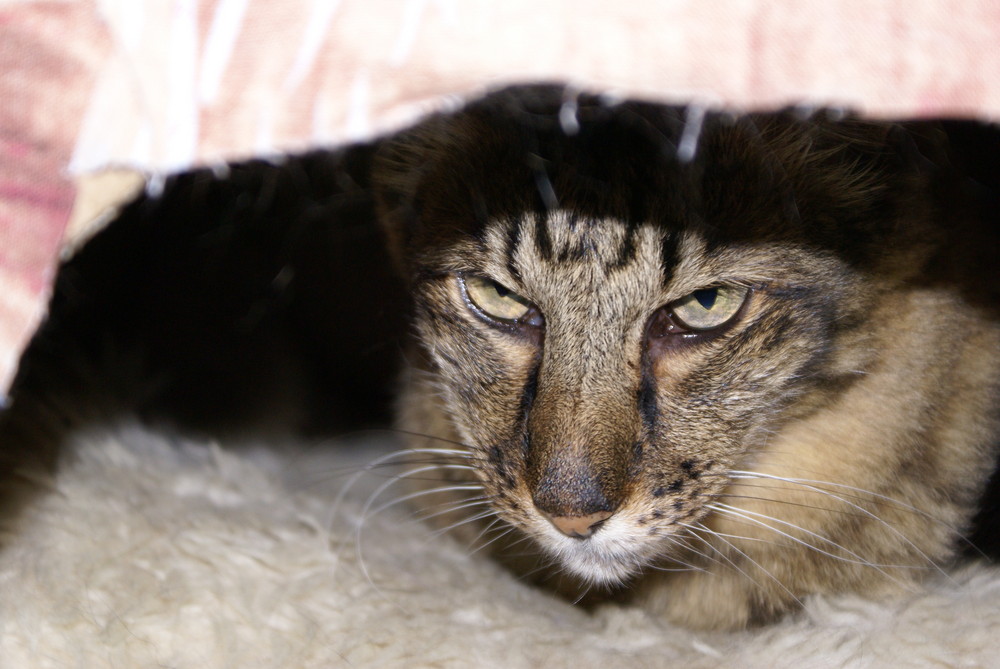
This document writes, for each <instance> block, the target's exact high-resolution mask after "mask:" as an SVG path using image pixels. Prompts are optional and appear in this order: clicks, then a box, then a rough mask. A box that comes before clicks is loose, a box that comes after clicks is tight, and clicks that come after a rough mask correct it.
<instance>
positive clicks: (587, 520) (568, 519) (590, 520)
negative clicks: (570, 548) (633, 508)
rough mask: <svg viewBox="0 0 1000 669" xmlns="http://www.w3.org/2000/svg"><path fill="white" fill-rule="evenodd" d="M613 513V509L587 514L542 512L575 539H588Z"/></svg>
mask: <svg viewBox="0 0 1000 669" xmlns="http://www.w3.org/2000/svg"><path fill="white" fill-rule="evenodd" d="M613 513H614V512H613V511H598V512H597V513H592V514H590V515H587V516H550V515H549V514H547V513H545V512H544V511H543V512H542V514H543V515H544V516H545V517H546V518H547V519H548V521H549V522H550V523H552V525H553V526H554V527H555V528H556V529H557V530H559V531H560V532H562V533H563V534H565V535H566V536H567V537H572V538H574V539H586V538H587V537H589V536H590V535H591V534H593V533H594V531H595V530H596V529H597V528H598V527H600V526H601V523H603V522H604V521H605V520H607V519H608V518H610V517H611V516H612V514H613Z"/></svg>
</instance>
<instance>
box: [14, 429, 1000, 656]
mask: <svg viewBox="0 0 1000 669" xmlns="http://www.w3.org/2000/svg"><path fill="white" fill-rule="evenodd" d="M376 449H377V445H366V446H364V447H362V448H359V447H358V446H357V445H353V446H351V447H345V448H341V449H334V448H317V449H310V450H303V451H281V452H275V451H273V450H267V449H253V448H241V449H234V450H229V449H227V448H225V447H220V446H217V445H212V444H200V443H192V442H190V441H186V440H177V439H171V438H167V437H164V436H162V435H158V434H155V433H150V432H148V431H144V430H141V429H139V428H135V427H125V428H120V429H115V430H109V431H104V432H102V433H95V434H91V435H88V436H81V437H79V438H78V439H77V441H76V443H75V444H74V445H73V448H72V452H71V454H70V457H69V458H68V462H67V464H66V466H65V467H64V468H63V469H62V471H61V472H60V474H59V476H58V478H57V480H56V482H55V484H54V489H53V490H52V491H51V492H50V493H49V494H46V495H44V496H42V497H41V498H40V499H39V500H38V501H37V503H35V504H34V505H33V506H32V507H31V508H30V509H29V511H28V513H27V514H25V516H24V518H23V520H24V522H23V526H22V527H21V529H20V530H19V532H18V533H17V535H16V537H15V539H14V541H13V543H10V544H8V545H7V546H6V547H5V548H4V549H3V550H2V552H0V666H2V667H14V668H22V667H24V668H30V667H198V668H202V667H239V668H244V667H294V668H308V667H337V666H346V667H352V666H353V667H543V666H544V667H573V668H574V669H583V668H585V667H602V668H607V667H619V666H627V667H630V668H638V667H665V666H684V667H686V668H694V667H716V666H727V667H728V666H741V667H768V668H769V669H773V668H774V667H793V666H794V667H841V666H845V667H855V666H859V667H868V666H871V667H878V666H935V667H940V666H956V667H991V666H992V667H995V666H1000V656H998V652H1000V569H996V568H990V567H986V566H982V565H978V566H972V567H967V568H965V569H964V570H962V571H960V572H958V573H956V574H954V575H953V577H952V578H951V579H944V578H939V579H937V580H935V581H932V582H930V583H928V585H927V587H926V588H925V589H924V590H923V591H921V592H919V593H914V594H912V595H909V596H907V597H905V598H901V599H899V600H896V601H892V602H882V603H873V602H868V601H864V600H862V599H859V598H856V597H839V598H814V599H812V600H810V601H809V602H808V604H807V608H806V610H805V611H804V612H803V613H802V614H800V615H798V616H796V617H794V618H792V619H789V620H786V621H784V622H782V623H780V624H778V625H775V626H772V627H769V628H766V629H762V630H757V631H754V632H748V633H741V634H717V635H715V634H695V633H691V632H688V631H685V630H681V629H676V628H670V627H668V626H666V625H664V624H663V623H661V622H659V621H657V620H655V619H653V618H651V617H649V616H647V615H646V614H645V613H644V612H643V611H641V610H638V609H634V608H626V607H619V606H606V607H603V608H601V609H599V610H598V611H597V612H596V613H594V614H587V613H585V612H583V611H581V610H579V609H576V608H574V607H572V606H570V605H568V604H566V603H563V602H562V601H558V600H556V599H553V598H552V597H549V596H547V595H546V594H544V593H542V592H539V591H537V590H535V589H533V588H531V587H529V586H527V585H524V584H522V583H520V582H519V581H517V580H516V579H514V578H512V577H511V576H510V575H508V574H507V573H505V572H504V571H503V570H501V569H499V568H497V567H496V566H495V565H493V564H492V563H491V562H489V561H488V560H487V559H485V558H481V557H479V556H478V555H472V556H470V555H469V554H468V551H467V550H466V549H465V547H464V546H461V545H459V544H458V543H455V542H452V541H451V540H450V539H448V538H444V537H439V536H437V535H435V534H434V532H432V531H431V530H430V529H428V528H426V527H425V526H423V525H421V524H419V523H416V522H413V521H412V519H411V516H410V515H408V512H406V511H405V510H403V509H402V508H399V507H393V508H389V509H385V510H382V511H380V512H378V513H376V514H372V513H371V511H372V510H373V509H374V508H375V507H374V506H373V507H371V508H369V509H368V513H367V515H368V516H369V517H367V518H366V519H365V521H364V523H363V530H362V533H361V542H360V546H359V543H358V531H357V529H358V525H359V520H360V519H361V518H362V516H363V515H366V514H365V502H366V500H367V499H368V496H369V494H370V491H371V490H372V488H373V487H374V486H377V485H378V484H379V482H380V481H379V480H378V479H374V480H372V481H369V482H368V484H367V486H366V485H358V486H355V487H352V489H351V490H349V491H348V493H347V494H346V495H344V496H343V498H342V499H338V494H339V492H340V490H341V489H342V488H343V482H344V481H345V480H346V478H347V477H346V476H345V475H344V472H345V471H348V470H349V469H350V468H351V467H354V466H356V465H357V464H358V463H359V462H362V461H364V460H366V459H369V458H372V457H374V456H375V454H376ZM385 499H389V498H388V497H387V498H385Z"/></svg>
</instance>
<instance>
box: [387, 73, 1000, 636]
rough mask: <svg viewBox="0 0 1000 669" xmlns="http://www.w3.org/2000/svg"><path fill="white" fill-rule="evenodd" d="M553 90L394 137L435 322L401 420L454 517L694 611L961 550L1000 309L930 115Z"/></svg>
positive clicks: (482, 535)
mask: <svg viewBox="0 0 1000 669" xmlns="http://www.w3.org/2000/svg"><path fill="white" fill-rule="evenodd" d="M561 95H562V93H561V92H560V91H553V90H547V89H533V90H532V89H529V90H527V91H523V90H522V91H519V92H516V93H513V94H511V93H507V94H500V95H497V96H495V97H492V98H488V99H487V100H485V101H482V102H479V103H476V104H473V105H472V106H470V107H469V108H467V109H466V110H463V111H461V112H459V113H457V114H454V115H451V116H445V117H440V118H437V119H433V120H432V121H430V122H428V123H426V124H425V125H423V126H422V127H420V128H418V129H416V130H415V131H413V132H410V133H406V134H404V135H403V136H401V137H399V138H396V139H395V140H393V141H391V142H389V143H388V144H387V145H386V146H384V147H382V149H381V156H380V158H378V159H377V161H376V169H375V181H376V184H377V188H381V189H382V190H381V191H380V193H379V196H380V198H381V200H380V205H381V209H380V212H381V215H382V218H383V221H384V223H385V224H386V226H387V229H388V232H389V237H390V239H391V240H393V243H394V249H395V251H396V254H397V257H399V258H400V259H401V260H402V263H403V266H404V268H405V271H406V272H407V274H408V275H409V278H410V280H411V282H412V284H411V285H412V289H413V294H414V297H415V304H416V310H417V314H416V322H417V331H418V339H419V340H420V351H421V353H420V354H415V355H414V356H413V358H414V359H415V360H417V361H418V362H417V364H416V367H415V368H414V369H412V370H411V371H410V372H409V374H408V375H407V379H406V384H405V388H404V390H403V396H402V399H401V401H400V404H401V407H402V412H401V425H402V427H403V428H405V429H406V430H407V431H408V432H410V433H413V434H417V435H430V436H432V437H433V438H430V439H424V438H419V437H414V438H413V439H412V441H413V446H414V447H415V448H418V449H420V448H426V449H443V448H451V449H453V451H452V453H451V454H446V455H440V453H436V452H435V451H427V452H420V454H418V455H417V456H416V457H417V459H418V460H419V461H420V465H419V468H418V471H419V472H420V475H419V476H415V478H418V479H426V478H427V477H428V476H429V473H428V471H429V470H434V471H437V472H438V473H439V474H440V475H441V478H442V480H444V481H446V482H454V483H455V484H456V485H457V490H458V492H453V493H450V494H451V495H452V497H453V500H454V503H455V505H456V507H458V508H460V509H462V511H461V512H460V513H457V514H455V515H453V516H450V517H449V522H456V523H459V527H460V528H462V527H463V526H462V525H461V524H460V521H461V518H462V516H463V515H464V517H466V518H471V517H476V518H478V522H475V523H469V524H467V525H465V526H464V531H465V532H466V533H467V534H468V536H470V537H475V538H477V539H478V541H479V543H482V544H486V543H490V545H491V546H492V547H493V548H495V549H496V552H497V553H498V555H500V556H501V557H503V556H504V555H505V554H509V553H514V554H519V555H520V557H518V558H512V559H510V561H511V562H513V563H516V564H517V568H519V569H522V570H525V571H527V572H530V573H534V574H535V575H536V576H538V575H539V573H540V574H541V578H540V580H543V581H545V580H555V581H560V580H561V581H562V585H561V587H562V588H563V589H564V590H567V592H568V594H570V595H573V594H574V593H576V594H582V593H583V592H585V591H586V589H587V585H588V584H591V583H596V584H601V585H611V586H624V587H625V592H626V593H627V596H634V597H637V598H639V599H641V600H643V601H644V602H646V603H647V604H648V605H649V606H650V607H651V608H653V609H654V610H656V611H658V612H662V613H664V614H665V615H666V616H667V617H668V618H669V619H670V620H672V621H676V622H680V623H682V624H685V625H692V626H697V627H734V626H742V625H745V624H748V623H751V622H755V621H761V620H767V619H769V618H772V617H774V616H775V615H776V614H780V613H782V612H784V611H786V610H788V609H789V608H792V607H793V606H795V605H796V603H797V602H799V601H800V600H801V598H802V597H804V596H807V595H809V594H812V593H832V592H844V591H855V592H861V593H865V594H867V595H870V596H878V595H880V594H882V593H886V592H891V591H897V590H900V589H901V588H906V587H907V586H909V585H911V584H912V583H914V582H915V580H916V579H919V578H922V577H923V576H924V575H926V574H927V573H928V572H931V571H933V570H935V569H940V568H941V565H945V564H947V563H948V562H949V560H951V559H952V557H953V556H954V555H955V554H956V552H957V551H958V550H960V549H961V548H962V545H961V542H962V537H963V535H964V534H965V533H966V532H967V531H968V530H969V526H970V520H971V518H972V517H973V515H974V513H975V511H976V504H977V501H978V499H979V497H980V495H981V493H982V490H983V488H984V485H985V482H986V478H987V477H988V475H989V473H990V471H991V469H992V467H993V465H994V462H995V459H996V449H997V434H998V423H997V412H996V400H997V397H998V379H1000V328H998V325H997V319H996V316H997V313H996V305H997V303H996V297H997V291H996V287H997V283H996V280H995V279H994V278H993V277H992V276H991V272H990V271H989V263H991V262H992V261H993V259H994V258H995V251H996V247H995V238H994V237H993V236H992V234H993V232H994V229H993V228H992V227H990V225H991V224H989V223H987V224H985V225H984V224H983V223H982V221H981V220H979V219H980V217H981V215H982V212H981V211H978V210H976V207H977V205H975V204H972V205H969V204H967V203H968V202H973V203H974V202H976V201H977V197H976V196H974V195H973V196H972V197H966V196H967V195H968V194H967V193H966V194H965V195H962V193H963V191H962V188H964V185H963V183H961V182H953V180H952V176H951V175H949V173H948V170H947V169H942V166H941V165H940V164H935V163H933V162H932V161H931V160H928V159H927V158H926V157H925V156H922V155H921V154H920V153H919V151H918V148H917V146H916V143H923V144H927V143H928V142H929V141H930V140H933V136H931V137H930V138H929V137H921V136H920V135H921V133H922V132H923V133H929V135H933V133H930V131H929V130H928V129H926V128H925V129H923V130H921V129H920V128H914V129H911V131H909V132H904V131H903V130H901V129H900V128H897V127H894V126H892V125H889V124H863V123H857V122H852V121H829V120H827V119H824V118H814V119H810V120H807V121H803V120H802V119H800V118H797V117H795V116H794V115H792V114H787V115H762V116H746V117H739V118H732V117H728V116H725V115H714V114H710V115H708V116H707V117H705V118H701V117H700V114H699V115H698V118H696V119H695V118H692V117H691V116H690V112H688V115H686V114H685V111H684V110H678V109H671V108H663V107H659V106H655V105H642V104H626V105H621V106H607V105H605V104H604V103H603V102H602V101H601V100H600V99H597V98H584V99H576V98H573V99H565V100H564V99H562V98H561ZM567 114H569V117H567ZM693 123H694V124H697V126H696V127H692V125H691V124H693ZM914 137H916V140H915V139H914ZM938 139H940V137H938ZM695 142H696V144H695ZM915 142H916V143H915ZM930 145H931V146H933V141H930ZM924 151H925V152H927V153H933V150H928V149H927V148H926V147H924ZM977 273H978V274H977ZM695 301H697V303H698V304H695ZM699 305H700V306H699ZM713 310H716V311H718V310H721V312H720V313H718V314H716V315H713V314H712V312H713ZM701 318H707V320H705V321H704V322H701V321H698V320H697V319H701ZM692 320H695V322H696V323H699V324H700V326H694V325H692ZM428 458H432V459H436V460H437V461H438V462H441V463H442V465H443V466H441V467H438V468H436V469H435V467H434V466H433V465H428V464H427V460H428ZM467 482H471V485H469V484H467V485H464V486H463V485H462V484H463V483H467ZM428 487H433V484H430V486H428ZM442 487H447V485H444V486H442ZM438 501H440V500H438ZM442 508H446V507H442ZM508 526H513V527H514V528H516V530H515V531H514V532H512V533H509V534H508V533H505V530H506V528H507V527H508ZM525 536H526V537H527V538H528V539H527V542H525V541H524V537H525ZM525 544H528V545H530V546H534V547H535V548H536V549H537V550H535V551H533V550H532V549H531V548H529V547H526V545H525ZM511 546H514V548H511ZM533 552H534V555H533V556H531V557H527V558H525V557H524V554H525V553H528V554H529V555H530V554H532V553H533ZM540 568H541V569H542V571H541V572H539V571H538V570H539V569H540ZM563 572H565V573H568V574H569V575H570V578H569V579H568V583H567V582H566V581H567V579H565V578H562V579H558V578H557V579H552V575H554V574H560V573H563Z"/></svg>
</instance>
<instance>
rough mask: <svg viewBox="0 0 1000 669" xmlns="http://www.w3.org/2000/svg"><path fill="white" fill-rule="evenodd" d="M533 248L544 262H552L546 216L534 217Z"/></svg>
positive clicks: (550, 241) (550, 240)
mask: <svg viewBox="0 0 1000 669" xmlns="http://www.w3.org/2000/svg"><path fill="white" fill-rule="evenodd" d="M535 248H536V250H537V251H538V255H540V256H541V257H542V258H544V259H545V260H552V239H551V238H550V237H549V222H548V216H547V215H542V214H538V215H536V216H535Z"/></svg>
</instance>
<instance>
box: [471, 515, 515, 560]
mask: <svg viewBox="0 0 1000 669" xmlns="http://www.w3.org/2000/svg"><path fill="white" fill-rule="evenodd" d="M494 515H495V514H494ZM503 522H504V521H503V518H501V517H500V516H497V517H496V518H494V519H493V520H491V521H490V522H489V523H487V524H486V525H485V526H484V527H483V529H481V530H480V531H479V534H477V535H476V536H474V537H473V538H472V540H471V541H470V542H469V543H468V544H466V546H465V549H466V550H467V551H469V555H473V554H475V553H477V552H478V551H480V550H482V549H483V548H485V547H486V546H489V545H490V544H492V543H493V542H494V541H496V540H498V539H500V538H502V537H504V536H506V535H507V534H509V533H511V532H513V531H514V526H513V525H507V526H505V527H503V528H499V527H497V526H498V525H501V524H502V523H503ZM501 530H502V531H501ZM491 532H498V534H497V536H495V537H493V538H492V539H490V540H489V541H487V542H486V543H485V544H481V545H479V546H477V547H476V548H475V549H473V548H472V547H473V546H475V544H476V542H477V541H479V540H480V539H482V538H483V537H485V536H486V535H487V534H490V533H491Z"/></svg>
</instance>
